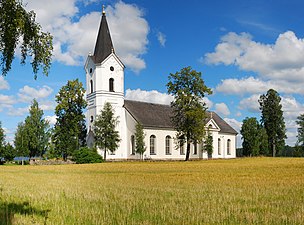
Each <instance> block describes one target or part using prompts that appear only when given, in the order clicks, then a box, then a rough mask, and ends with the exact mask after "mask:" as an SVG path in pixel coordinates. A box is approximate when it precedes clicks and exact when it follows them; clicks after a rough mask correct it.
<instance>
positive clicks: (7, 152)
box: [0, 143, 17, 161]
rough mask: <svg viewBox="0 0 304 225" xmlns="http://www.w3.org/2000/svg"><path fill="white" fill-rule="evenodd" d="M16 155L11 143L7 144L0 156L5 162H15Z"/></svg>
mask: <svg viewBox="0 0 304 225" xmlns="http://www.w3.org/2000/svg"><path fill="white" fill-rule="evenodd" d="M16 155H17V154H16V150H15V148H14V147H13V146H12V145H11V144H10V143H6V144H5V145H4V148H3V151H2V154H0V158H1V157H3V158H4V160H5V161H13V160H14V158H15V157H16Z"/></svg>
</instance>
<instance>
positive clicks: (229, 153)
mask: <svg viewBox="0 0 304 225" xmlns="http://www.w3.org/2000/svg"><path fill="white" fill-rule="evenodd" d="M227 155H231V140H230V139H228V140H227Z"/></svg>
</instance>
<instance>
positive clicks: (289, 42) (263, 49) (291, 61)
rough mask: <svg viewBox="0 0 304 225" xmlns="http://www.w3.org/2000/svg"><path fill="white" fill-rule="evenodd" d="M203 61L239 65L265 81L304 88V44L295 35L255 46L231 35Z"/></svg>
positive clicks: (246, 36)
mask: <svg viewBox="0 0 304 225" xmlns="http://www.w3.org/2000/svg"><path fill="white" fill-rule="evenodd" d="M204 59H205V62H206V63H208V64H215V65H218V64H225V65H236V66H238V67H239V68H240V69H241V70H246V71H253V72H256V73H257V74H258V75H259V76H260V77H261V78H263V79H268V80H269V79H270V80H276V81H279V82H280V83H286V82H288V83H287V85H295V86H296V87H297V88H298V85H299V83H301V85H302V86H303V84H304V40H303V39H300V38H297V37H296V35H295V34H294V33H293V32H292V31H287V32H285V33H283V34H280V35H279V37H278V38H277V40H276V42H275V43H274V44H263V43H259V42H255V41H253V40H252V37H251V36H250V35H249V34H247V33H241V34H239V35H238V34H236V33H232V32H231V33H228V34H227V35H225V36H223V37H222V39H221V42H220V43H219V44H218V45H217V46H216V48H215V51H214V52H213V53H207V54H206V55H205V58H204ZM255 82H257V81H255ZM273 84H275V83H273ZM262 85H263V84H262ZM287 85H286V86H287ZM292 88H293V86H292ZM302 93H303V92H302Z"/></svg>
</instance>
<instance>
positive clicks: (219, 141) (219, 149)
mask: <svg viewBox="0 0 304 225" xmlns="http://www.w3.org/2000/svg"><path fill="white" fill-rule="evenodd" d="M217 151H218V152H217V154H219V155H220V154H221V139H220V138H219V139H217Z"/></svg>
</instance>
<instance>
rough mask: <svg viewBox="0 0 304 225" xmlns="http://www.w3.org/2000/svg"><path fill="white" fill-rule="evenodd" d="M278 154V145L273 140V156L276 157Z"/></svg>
mask: <svg viewBox="0 0 304 225" xmlns="http://www.w3.org/2000/svg"><path fill="white" fill-rule="evenodd" d="M275 156H276V145H275V142H274V141H273V143H272V157H275Z"/></svg>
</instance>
